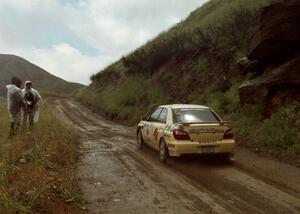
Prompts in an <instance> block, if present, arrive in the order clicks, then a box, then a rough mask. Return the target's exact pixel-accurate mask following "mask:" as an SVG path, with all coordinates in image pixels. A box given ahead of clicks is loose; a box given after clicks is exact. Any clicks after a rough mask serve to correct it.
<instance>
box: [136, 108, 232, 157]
mask: <svg viewBox="0 0 300 214" xmlns="http://www.w3.org/2000/svg"><path fill="white" fill-rule="evenodd" d="M136 135H137V147H138V148H140V149H142V148H143V145H144V144H147V145H149V146H151V147H153V148H154V149H156V150H158V151H159V157H160V159H161V161H162V162H166V160H167V158H168V157H169V156H174V157H176V156H177V157H178V156H181V155H184V154H218V155H221V156H222V157H224V158H225V159H226V160H229V159H230V158H231V157H232V156H233V154H234V147H235V141H234V139H233V132H232V129H231V128H230V127H229V122H226V121H223V120H222V119H221V118H220V117H219V116H218V115H217V114H216V113H215V112H214V111H213V110H212V109H211V108H209V107H207V106H201V105H188V104H173V105H163V106H159V107H157V108H156V109H155V110H154V111H153V112H152V113H150V115H149V116H148V117H147V118H142V120H141V121H140V123H139V124H138V126H137V131H136Z"/></svg>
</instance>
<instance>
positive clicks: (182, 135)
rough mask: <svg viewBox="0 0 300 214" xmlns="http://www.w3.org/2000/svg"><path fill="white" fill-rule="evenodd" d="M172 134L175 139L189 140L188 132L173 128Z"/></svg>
mask: <svg viewBox="0 0 300 214" xmlns="http://www.w3.org/2000/svg"><path fill="white" fill-rule="evenodd" d="M173 136H174V138H175V139H176V140H190V136H189V134H188V133H187V132H185V131H182V130H179V129H174V130H173Z"/></svg>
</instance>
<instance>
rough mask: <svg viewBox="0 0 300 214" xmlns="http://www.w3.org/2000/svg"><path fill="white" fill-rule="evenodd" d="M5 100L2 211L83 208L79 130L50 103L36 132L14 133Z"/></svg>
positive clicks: (0, 124)
mask: <svg viewBox="0 0 300 214" xmlns="http://www.w3.org/2000/svg"><path fill="white" fill-rule="evenodd" d="M8 127H9V120H8V117H7V112H6V109H5V107H4V106H3V105H0V130H1V131H0V213H80V212H81V211H82V209H83V200H82V197H81V192H80V190H79V187H78V182H77V178H76V162H77V160H78V144H77V141H78V139H77V138H78V136H76V135H75V134H74V133H72V132H71V131H70V130H68V129H67V128H66V127H65V126H64V125H62V124H61V123H60V122H59V121H58V120H57V119H56V118H55V117H54V115H52V113H51V112H50V111H49V110H48V109H47V107H46V106H44V107H43V108H42V110H41V117H40V121H39V123H38V124H37V125H36V127H35V128H34V130H33V131H32V132H28V133H26V132H23V133H19V134H18V136H16V137H15V138H14V139H8V138H7V135H8Z"/></svg>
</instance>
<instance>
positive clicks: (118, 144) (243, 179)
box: [49, 99, 300, 214]
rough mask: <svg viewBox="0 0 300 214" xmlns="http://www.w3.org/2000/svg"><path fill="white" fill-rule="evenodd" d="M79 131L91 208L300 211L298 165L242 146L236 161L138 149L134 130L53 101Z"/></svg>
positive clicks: (83, 177)
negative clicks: (167, 156)
mask: <svg viewBox="0 0 300 214" xmlns="http://www.w3.org/2000/svg"><path fill="white" fill-rule="evenodd" d="M49 102H50V103H51V105H55V107H56V108H55V109H56V112H57V115H58V116H59V118H60V119H62V120H63V121H64V122H65V123H66V124H68V125H70V126H71V127H73V128H74V129H75V130H76V131H77V132H78V133H79V134H80V136H81V141H82V142H81V153H82V155H81V158H80V161H79V165H78V176H79V178H80V187H81V188H82V191H83V193H84V197H85V199H86V200H87V201H88V204H87V210H88V212H89V213H143V214H144V213H151V214H152V213H180V214H181V213H222V214H225V213H251V214H253V213H272V214H276V213H300V183H299V182H300V172H299V169H298V168H294V167H291V166H289V165H286V164H282V163H278V162H274V161H271V160H266V159H263V158H260V157H257V156H256V155H255V154H251V153H249V152H248V151H247V150H243V149H239V148H237V151H236V153H237V154H236V157H235V160H234V161H232V162H231V163H222V162H221V161H220V160H217V159H215V158H211V157H199V156H192V157H181V158H177V159H172V160H171V161H170V162H169V163H168V165H164V164H162V163H160V161H159V158H158V152H156V151H155V150H153V149H150V148H147V147H146V148H144V149H143V150H138V149H137V148H136V147H135V130H134V128H132V127H126V126H122V125H118V124H115V123H112V122H109V121H105V120H104V119H103V118H102V117H101V116H99V115H97V114H94V113H92V112H91V111H89V110H88V109H86V108H84V107H83V106H81V105H80V104H78V103H77V102H75V101H71V100H66V99H51V100H50V101H49Z"/></svg>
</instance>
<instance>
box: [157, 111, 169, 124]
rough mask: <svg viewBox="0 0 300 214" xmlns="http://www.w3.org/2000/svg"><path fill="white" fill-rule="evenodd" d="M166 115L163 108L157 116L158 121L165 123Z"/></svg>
mask: <svg viewBox="0 0 300 214" xmlns="http://www.w3.org/2000/svg"><path fill="white" fill-rule="evenodd" d="M167 115H168V110H167V109H165V108H164V109H163V110H162V111H161V113H160V115H159V118H158V120H159V122H162V123H166V122H167Z"/></svg>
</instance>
